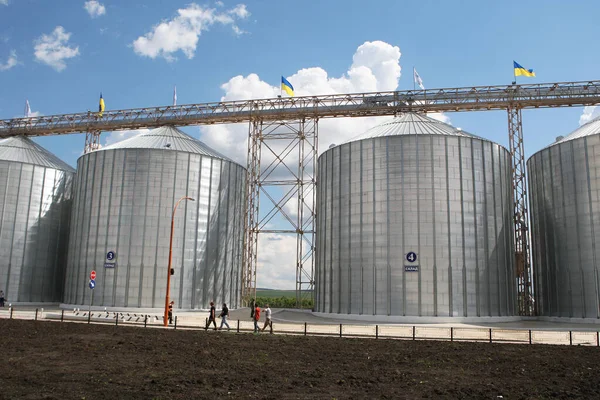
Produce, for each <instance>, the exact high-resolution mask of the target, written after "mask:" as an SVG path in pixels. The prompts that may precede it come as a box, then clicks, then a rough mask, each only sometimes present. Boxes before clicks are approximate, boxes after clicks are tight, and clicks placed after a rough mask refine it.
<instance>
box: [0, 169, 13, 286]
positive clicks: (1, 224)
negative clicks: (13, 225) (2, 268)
mask: <svg viewBox="0 0 600 400" xmlns="http://www.w3.org/2000/svg"><path fill="white" fill-rule="evenodd" d="M7 165H8V169H7V172H6V184H5V186H4V196H3V201H2V218H1V219H0V243H2V234H3V233H4V210H5V208H6V197H7V195H8V192H9V190H8V188H9V183H10V169H11V168H10V167H11V165H12V163H11V162H7ZM8 262H9V265H10V259H9V261H8ZM6 281H7V285H8V276H7V277H6ZM7 287H8V286H7Z"/></svg>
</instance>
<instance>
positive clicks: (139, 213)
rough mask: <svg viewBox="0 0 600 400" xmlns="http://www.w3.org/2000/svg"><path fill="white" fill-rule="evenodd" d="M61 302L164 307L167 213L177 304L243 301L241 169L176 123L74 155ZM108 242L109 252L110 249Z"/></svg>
mask: <svg viewBox="0 0 600 400" xmlns="http://www.w3.org/2000/svg"><path fill="white" fill-rule="evenodd" d="M78 168H79V172H78V174H77V178H76V185H75V194H74V196H75V198H74V205H73V220H72V229H71V240H70V243H69V260H68V263H67V277H66V284H65V296H64V303H66V304H70V305H74V304H88V303H89V301H90V297H91V296H90V289H89V288H88V281H89V273H90V271H91V270H96V273H97V276H96V287H95V289H94V298H93V305H94V306H106V307H117V308H122V307H133V308H160V307H164V298H165V291H166V279H167V265H168V256H169V238H170V232H171V215H172V212H173V207H174V204H175V203H176V202H177V200H178V199H180V198H181V197H183V196H186V195H187V196H190V197H192V198H194V199H196V201H195V202H189V201H187V202H182V203H181V204H180V206H179V208H178V209H177V213H176V215H175V230H174V232H175V235H174V241H173V264H172V266H173V269H174V270H175V274H174V275H173V276H172V277H171V293H170V297H171V299H172V300H174V301H175V307H176V308H180V309H198V308H205V307H207V306H208V304H209V302H210V301H213V300H214V301H215V302H216V303H217V304H219V303H222V302H226V303H227V304H228V305H230V306H231V307H236V306H237V305H238V304H239V296H238V293H239V289H240V288H239V285H240V273H241V259H242V245H243V239H242V238H243V221H242V220H243V206H244V188H245V183H244V182H245V169H244V168H243V167H241V166H240V165H238V164H236V163H234V162H232V161H231V160H229V159H227V158H226V157H224V156H222V155H221V154H219V153H217V152H216V151H214V150H212V149H210V148H209V147H207V146H206V145H205V144H204V143H202V142H200V141H198V140H197V139H194V138H192V137H190V136H188V135H186V134H185V133H183V132H181V131H180V130H178V129H176V128H173V127H162V128H158V129H154V130H152V131H150V132H148V133H144V134H140V135H138V136H135V137H133V138H130V139H127V140H124V141H122V142H119V143H116V144H113V145H111V146H107V147H104V148H102V149H100V150H98V151H94V152H91V153H88V154H85V155H83V156H82V157H80V158H79V160H78ZM109 252H112V254H111V256H107V254H108V253H109Z"/></svg>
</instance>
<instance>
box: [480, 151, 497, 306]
mask: <svg viewBox="0 0 600 400" xmlns="http://www.w3.org/2000/svg"><path fill="white" fill-rule="evenodd" d="M486 144H489V145H490V146H489V147H490V152H491V151H492V146H493V144H492V143H489V142H485V141H483V140H482V141H481V164H482V165H483V243H484V247H483V254H484V257H485V262H484V268H485V275H486V284H487V285H486V286H487V290H486V292H487V293H486V294H487V315H488V316H489V317H491V316H492V293H491V291H492V285H491V283H490V232H489V229H490V228H489V221H488V219H489V214H488V193H487V168H486V165H487V163H486V159H485V149H486ZM498 290H500V288H498Z"/></svg>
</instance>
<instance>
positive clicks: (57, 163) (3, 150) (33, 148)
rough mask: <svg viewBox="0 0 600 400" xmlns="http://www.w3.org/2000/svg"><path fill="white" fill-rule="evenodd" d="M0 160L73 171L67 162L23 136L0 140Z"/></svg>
mask: <svg viewBox="0 0 600 400" xmlns="http://www.w3.org/2000/svg"><path fill="white" fill-rule="evenodd" d="M0 160H5V161H14V162H21V163H25V164H33V165H39V166H42V167H48V168H54V169H58V170H62V171H68V172H73V173H74V172H75V169H73V167H71V166H70V165H69V164H67V163H65V162H64V161H62V160H61V159H60V158H58V157H57V156H55V155H54V154H52V153H50V152H49V151H48V150H46V149H44V148H43V147H42V146H40V145H39V144H37V143H36V142H34V141H33V140H31V139H29V138H28V137H25V136H14V137H9V138H6V139H3V140H0Z"/></svg>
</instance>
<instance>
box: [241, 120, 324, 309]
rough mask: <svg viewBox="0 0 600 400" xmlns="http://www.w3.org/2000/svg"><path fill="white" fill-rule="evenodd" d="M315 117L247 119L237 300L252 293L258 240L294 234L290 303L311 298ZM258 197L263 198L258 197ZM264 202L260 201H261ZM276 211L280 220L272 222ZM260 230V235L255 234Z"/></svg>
mask: <svg viewBox="0 0 600 400" xmlns="http://www.w3.org/2000/svg"><path fill="white" fill-rule="evenodd" d="M317 137H318V118H302V119H300V120H290V121H264V120H261V119H256V120H253V121H250V125H249V135H248V166H247V181H246V182H247V190H246V196H247V203H246V204H247V209H246V221H247V222H246V231H245V243H246V244H245V249H246V250H245V252H244V257H245V258H244V265H245V266H246V267H245V268H244V270H243V273H242V278H243V289H242V290H243V293H242V299H243V301H244V303H245V304H248V302H249V301H250V299H251V298H255V297H256V275H257V270H258V246H259V240H260V237H261V236H262V237H263V238H264V235H265V234H277V235H284V236H285V235H293V236H295V239H296V306H297V307H302V304H303V300H304V299H306V298H311V299H312V296H313V295H312V289H313V286H314V279H313V276H314V257H313V254H314V249H315V246H314V244H315V220H316V218H315V215H316V213H315V206H314V204H315V197H316V179H315V171H316V167H317V150H318V139H317ZM261 198H262V199H263V200H264V201H263V202H261ZM265 203H266V204H265ZM276 216H281V217H282V221H276V223H273V222H274V218H275V217H276ZM261 234H262V235H261Z"/></svg>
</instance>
